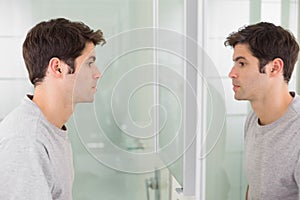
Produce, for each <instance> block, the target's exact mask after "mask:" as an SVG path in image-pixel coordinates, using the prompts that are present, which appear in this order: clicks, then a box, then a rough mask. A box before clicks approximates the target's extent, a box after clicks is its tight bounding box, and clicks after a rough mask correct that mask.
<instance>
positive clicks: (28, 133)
mask: <svg viewBox="0 0 300 200" xmlns="http://www.w3.org/2000/svg"><path fill="white" fill-rule="evenodd" d="M104 43H105V40H104V38H103V34H102V32H101V31H100V30H97V31H93V30H91V29H90V28H89V27H88V26H86V25H85V24H83V23H81V22H71V21H69V20H67V19H63V18H59V19H53V20H50V21H46V22H41V23H39V24H37V25H36V26H35V27H33V28H32V29H31V30H30V31H29V33H28V34H27V36H26V39H25V41H24V43H23V57H24V61H25V64H26V67H27V70H28V73H29V78H30V81H31V82H32V84H33V85H34V94H33V95H27V96H26V97H25V98H24V100H23V102H22V103H21V104H20V106H19V107H17V108H16V109H15V110H13V111H12V112H11V113H10V114H9V115H8V116H6V118H5V119H4V120H3V121H2V122H1V124H0V174H1V178H0V199H5V200H9V199H30V200H31V199H32V200H33V199H39V200H48V199H49V200H51V199H58V200H69V199H72V183H73V163H72V150H71V145H70V142H69V139H68V134H67V129H66V127H65V125H64V124H65V123H66V122H67V120H68V119H69V117H70V115H71V114H72V113H73V111H74V107H75V105H76V104H77V103H79V102H92V101H93V99H94V93H95V91H96V85H97V80H98V79H99V77H100V72H99V71H98V69H97V67H96V65H95V60H96V54H95V50H94V48H95V45H98V44H104Z"/></svg>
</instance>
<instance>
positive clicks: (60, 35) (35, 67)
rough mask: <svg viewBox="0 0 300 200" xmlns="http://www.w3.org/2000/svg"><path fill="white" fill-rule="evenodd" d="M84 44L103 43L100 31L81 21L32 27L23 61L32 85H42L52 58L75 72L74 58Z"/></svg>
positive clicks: (56, 21)
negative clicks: (40, 83) (57, 59)
mask: <svg viewBox="0 0 300 200" xmlns="http://www.w3.org/2000/svg"><path fill="white" fill-rule="evenodd" d="M87 42H92V43H93V44H94V45H98V44H102V45H103V44H105V39H104V38H103V33H102V31H101V30H97V31H94V30H92V29H90V28H89V27H88V26H87V25H85V24H84V23H82V22H72V21H70V20H68V19H64V18H57V19H51V20H49V21H43V22H40V23H38V24H37V25H36V26H34V27H33V28H32V29H31V30H30V31H29V32H28V33H27V36H26V38H25V41H24V43H23V58H24V61H25V65H26V68H27V70H28V73H29V79H30V81H31V83H32V84H33V85H36V84H37V83H39V82H42V81H43V79H44V78H45V76H46V71H47V67H48V63H49V61H50V60H51V58H53V57H57V58H59V59H61V60H63V61H64V62H65V63H66V64H68V65H69V67H70V73H74V71H75V66H74V64H75V59H76V58H77V57H78V56H80V55H81V54H82V51H83V50H84V48H85V45H86V43H87Z"/></svg>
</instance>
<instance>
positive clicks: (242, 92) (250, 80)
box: [229, 44, 267, 102]
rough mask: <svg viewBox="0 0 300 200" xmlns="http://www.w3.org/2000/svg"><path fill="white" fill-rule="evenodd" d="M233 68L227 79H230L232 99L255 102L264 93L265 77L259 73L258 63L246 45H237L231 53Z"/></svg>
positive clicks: (265, 86)
mask: <svg viewBox="0 0 300 200" xmlns="http://www.w3.org/2000/svg"><path fill="white" fill-rule="evenodd" d="M233 61H234V66H233V67H232V69H231V71H230V73H229V77H230V78H231V79H232V85H233V91H234V93H235V95H234V98H235V99H237V100H249V101H250V102H251V101H255V100H257V99H259V98H260V97H261V95H263V94H264V93H265V90H266V88H267V85H266V84H267V75H266V74H264V73H260V72H259V61H258V59H257V58H256V57H254V56H253V55H252V54H251V52H250V50H249V47H248V45H247V44H237V45H236V46H235V47H234V53H233Z"/></svg>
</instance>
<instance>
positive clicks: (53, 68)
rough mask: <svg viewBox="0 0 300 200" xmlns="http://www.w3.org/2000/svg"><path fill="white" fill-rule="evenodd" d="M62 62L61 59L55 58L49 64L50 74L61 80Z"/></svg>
mask: <svg viewBox="0 0 300 200" xmlns="http://www.w3.org/2000/svg"><path fill="white" fill-rule="evenodd" d="M61 65H62V61H61V60H60V59H59V58H56V57H53V58H51V60H50V61H49V64H48V72H49V73H50V74H52V75H53V76H55V77H57V78H59V77H61V76H62V68H61Z"/></svg>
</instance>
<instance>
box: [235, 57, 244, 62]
mask: <svg viewBox="0 0 300 200" xmlns="http://www.w3.org/2000/svg"><path fill="white" fill-rule="evenodd" d="M240 59H244V60H247V59H246V58H245V57H244V56H238V57H236V58H234V59H233V61H234V62H236V61H238V60H240Z"/></svg>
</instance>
